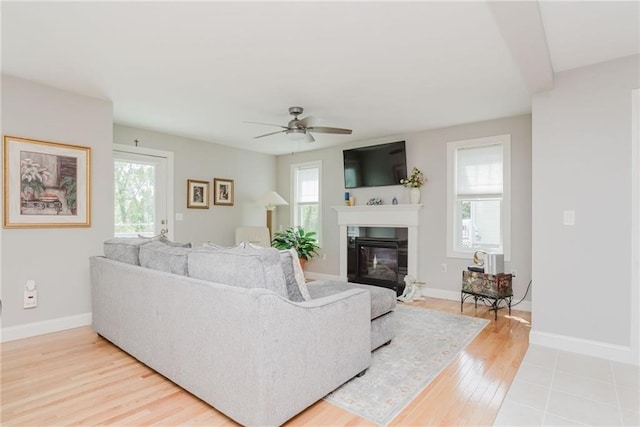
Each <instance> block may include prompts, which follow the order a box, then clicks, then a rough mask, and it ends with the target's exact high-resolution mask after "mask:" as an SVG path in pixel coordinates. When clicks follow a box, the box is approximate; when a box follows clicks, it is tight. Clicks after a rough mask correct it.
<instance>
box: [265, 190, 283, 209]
mask: <svg viewBox="0 0 640 427" xmlns="http://www.w3.org/2000/svg"><path fill="white" fill-rule="evenodd" d="M258 203H260V204H261V205H263V206H264V207H265V208H267V209H268V210H273V208H275V207H276V206H280V205H288V204H289V203H287V201H286V200H285V199H283V198H282V196H281V195H279V194H278V193H276V192H275V191H267V192H266V193H264V194H263V195H262V196H260V198H258Z"/></svg>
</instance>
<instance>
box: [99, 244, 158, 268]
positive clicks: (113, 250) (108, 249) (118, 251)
mask: <svg viewBox="0 0 640 427" xmlns="http://www.w3.org/2000/svg"><path fill="white" fill-rule="evenodd" d="M151 241H152V240H151V239H147V238H140V237H116V238H114V239H109V240H107V241H105V242H104V256H105V257H106V258H109V259H112V260H114V261H120V262H125V263H127V264H133V265H140V246H142V245H144V244H147V243H150V242H151Z"/></svg>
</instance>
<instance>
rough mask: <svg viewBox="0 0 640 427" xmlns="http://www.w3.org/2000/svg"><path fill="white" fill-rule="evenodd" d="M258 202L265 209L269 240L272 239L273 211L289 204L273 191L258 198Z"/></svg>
mask: <svg viewBox="0 0 640 427" xmlns="http://www.w3.org/2000/svg"><path fill="white" fill-rule="evenodd" d="M258 202H259V203H260V204H262V205H264V207H265V209H267V228H268V229H269V238H270V239H273V233H272V230H273V210H274V209H275V208H276V206H282V205H288V204H289V203H287V201H286V200H285V199H283V198H282V196H281V195H279V194H278V193H276V192H275V191H267V192H266V193H264V194H263V195H262V196H260V198H259V199H258Z"/></svg>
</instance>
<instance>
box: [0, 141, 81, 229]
mask: <svg viewBox="0 0 640 427" xmlns="http://www.w3.org/2000/svg"><path fill="white" fill-rule="evenodd" d="M90 226H91V148H89V147H82V146H79V145H71V144H63V143H58V142H48V141H38V140H35V139H26V138H17V137H13V136H5V137H4V227H5V228H43V227H90Z"/></svg>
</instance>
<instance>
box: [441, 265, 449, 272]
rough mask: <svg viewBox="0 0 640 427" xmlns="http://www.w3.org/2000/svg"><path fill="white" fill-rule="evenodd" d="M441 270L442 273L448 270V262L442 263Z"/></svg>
mask: <svg viewBox="0 0 640 427" xmlns="http://www.w3.org/2000/svg"><path fill="white" fill-rule="evenodd" d="M440 272H441V273H446V272H447V264H440Z"/></svg>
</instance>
